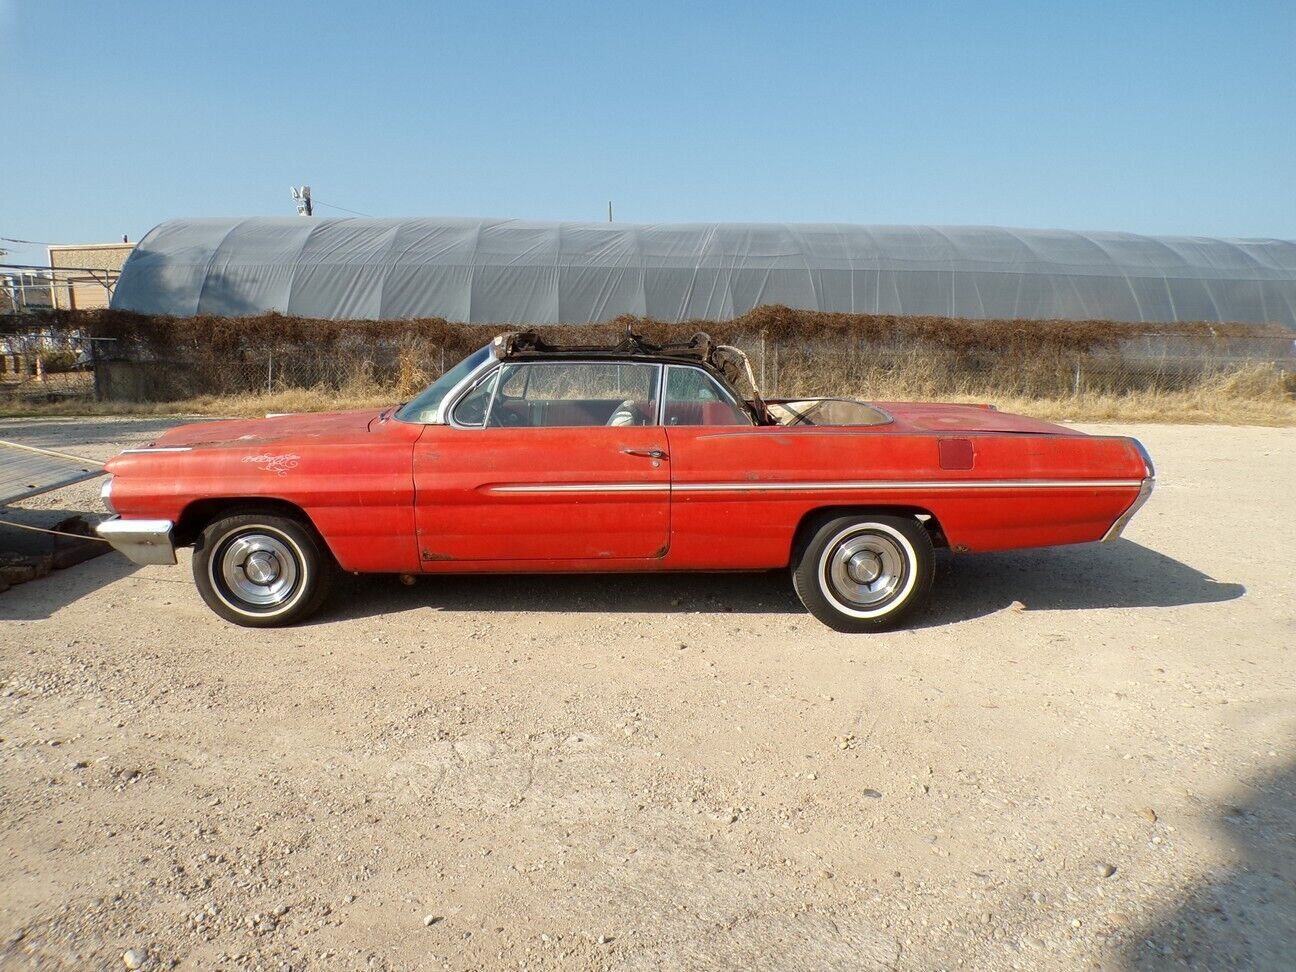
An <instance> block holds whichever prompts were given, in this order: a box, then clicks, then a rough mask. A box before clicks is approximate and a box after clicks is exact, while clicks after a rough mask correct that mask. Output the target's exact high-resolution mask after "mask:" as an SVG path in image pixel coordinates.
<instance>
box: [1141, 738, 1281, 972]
mask: <svg viewBox="0 0 1296 972" xmlns="http://www.w3.org/2000/svg"><path fill="white" fill-rule="evenodd" d="M1236 792H1237V797H1236V800H1237V803H1236V804H1234V805H1232V806H1224V807H1221V808H1220V816H1219V820H1218V822H1217V824H1216V827H1215V830H1216V834H1217V836H1218V837H1222V838H1223V839H1224V841H1226V842H1227V844H1228V846H1229V850H1230V851H1231V853H1230V854H1229V855H1228V856H1229V857H1230V858H1232V861H1233V862H1234V863H1233V865H1232V866H1231V867H1224V868H1220V869H1218V870H1216V871H1214V872H1212V873H1209V874H1207V875H1206V876H1205V877H1204V878H1203V879H1202V880H1201V881H1200V882H1199V883H1198V884H1197V885H1196V886H1195V887H1193V888H1191V889H1189V890H1188V891H1187V892H1186V893H1185V894H1184V896H1183V898H1182V899H1181V900H1180V901H1179V902H1177V903H1175V905H1174V906H1172V907H1170V908H1168V909H1166V910H1163V911H1160V912H1159V913H1158V914H1156V916H1155V917H1154V918H1152V919H1150V920H1149V921H1148V922H1146V923H1144V924H1143V925H1142V926H1141V927H1139V928H1138V929H1137V930H1136V931H1135V932H1134V933H1133V934H1132V935H1130V937H1129V938H1127V939H1126V940H1125V944H1124V948H1123V949H1122V958H1123V959H1124V963H1123V964H1124V967H1126V968H1128V969H1132V970H1143V972H1169V970H1171V969H1273V970H1278V969H1291V968H1293V947H1294V945H1293V943H1296V842H1294V841H1293V840H1292V839H1291V835H1292V834H1293V833H1296V764H1294V763H1292V762H1291V761H1290V760H1288V761H1287V762H1286V764H1285V765H1284V766H1282V767H1281V768H1275V769H1274V770H1273V771H1270V772H1262V773H1260V774H1258V775H1256V776H1254V777H1252V778H1251V779H1248V780H1247V781H1246V782H1245V784H1244V785H1242V786H1241V787H1239V788H1238V789H1237V791H1236ZM1170 829H1171V830H1173V828H1170ZM1170 839H1171V840H1172V841H1173V840H1174V837H1173V835H1171V836H1170ZM1118 873H1119V872H1118Z"/></svg>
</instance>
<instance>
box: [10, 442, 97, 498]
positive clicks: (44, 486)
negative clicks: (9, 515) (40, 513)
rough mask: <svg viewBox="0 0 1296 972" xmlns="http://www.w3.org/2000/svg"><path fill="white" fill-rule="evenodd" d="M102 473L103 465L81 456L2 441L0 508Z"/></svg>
mask: <svg viewBox="0 0 1296 972" xmlns="http://www.w3.org/2000/svg"><path fill="white" fill-rule="evenodd" d="M103 474H104V470H103V465H102V464H101V463H98V462H93V461H91V460H88V459H84V458H82V457H81V456H71V455H68V454H67V453H65V452H56V451H55V450H53V449H41V448H39V447H37V446H29V445H23V444H21V443H19V442H9V441H7V440H5V439H0V506H5V505H7V504H9V503H12V502H14V501H15V500H21V499H27V498H28V497H30V496H39V495H40V494H41V493H48V492H50V491H51V490H55V489H61V488H62V487H64V486H71V485H72V484H73V483H80V482H84V481H85V480H87V479H94V478H95V477H96V476H102V475H103Z"/></svg>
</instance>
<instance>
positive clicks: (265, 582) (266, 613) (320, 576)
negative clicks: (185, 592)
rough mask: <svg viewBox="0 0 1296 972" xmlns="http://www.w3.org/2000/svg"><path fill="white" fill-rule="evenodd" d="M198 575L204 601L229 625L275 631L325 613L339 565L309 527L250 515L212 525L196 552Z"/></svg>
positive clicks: (220, 520)
mask: <svg viewBox="0 0 1296 972" xmlns="http://www.w3.org/2000/svg"><path fill="white" fill-rule="evenodd" d="M193 574H194V583H195V584H197V585H198V593H199V594H201V595H202V599H203V600H204V601H206V602H207V606H208V607H210V608H211V609H212V610H213V611H215V612H216V613H217V614H219V615H220V616H221V617H222V618H224V619H225V620H226V621H232V622H233V623H234V624H238V625H243V626H244V627H248V628H270V627H276V626H279V625H286V624H292V623H293V622H295V621H301V620H302V619H303V618H306V617H307V616H309V615H311V614H313V613H314V612H315V611H316V610H317V609H318V608H319V606H320V605H321V604H322V603H323V602H324V598H325V597H326V596H327V595H328V590H329V587H330V586H331V581H332V576H333V562H332V558H331V557H330V555H329V553H328V551H327V550H326V549H325V547H324V545H323V542H322V541H321V540H320V539H319V537H318V536H317V535H316V533H315V531H314V530H312V529H311V528H310V527H309V526H307V525H306V524H303V523H300V522H298V521H297V520H292V519H289V518H287V517H284V516H278V515H274V514H269V513H254V512H249V513H240V514H238V515H235V516H226V517H222V518H221V519H219V520H216V521H215V522H213V523H211V524H209V525H208V527H207V529H205V530H204V531H203V533H202V537H201V538H200V539H199V541H198V544H197V546H196V547H195V548H194V556H193Z"/></svg>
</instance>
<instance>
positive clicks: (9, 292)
mask: <svg viewBox="0 0 1296 972" xmlns="http://www.w3.org/2000/svg"><path fill="white" fill-rule="evenodd" d="M120 276H121V271H120V270H111V269H104V268H102V267H39V266H29V265H26V264H21V263H0V314H24V313H28V312H31V311H42V310H78V309H81V310H84V309H89V308H95V307H107V306H108V303H109V301H110V300H111V299H112V292H113V289H114V288H115V287H116V286H117V279H118V277H120Z"/></svg>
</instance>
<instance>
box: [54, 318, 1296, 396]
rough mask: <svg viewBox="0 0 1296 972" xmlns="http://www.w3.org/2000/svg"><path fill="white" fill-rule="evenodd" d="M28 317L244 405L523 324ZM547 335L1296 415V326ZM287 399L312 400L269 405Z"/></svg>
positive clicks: (919, 380) (779, 384)
mask: <svg viewBox="0 0 1296 972" xmlns="http://www.w3.org/2000/svg"><path fill="white" fill-rule="evenodd" d="M30 322H31V324H32V325H33V326H34V327H42V328H46V329H49V330H51V331H54V332H55V333H59V332H62V333H65V334H70V333H80V334H89V335H91V336H95V337H111V338H114V339H115V344H114V345H112V348H113V350H112V352H110V353H111V354H112V355H113V356H115V357H120V358H125V359H129V360H133V361H136V362H143V363H145V364H142V365H140V366H139V367H143V368H146V369H148V380H147V381H146V382H137V383H135V385H134V387H135V388H137V389H139V390H138V391H137V392H132V394H135V395H136V397H142V398H147V399H149V400H152V401H167V402H183V403H185V406H184V407H186V408H190V409H193V408H199V409H204V410H205V409H207V408H212V409H217V410H219V409H221V408H225V409H228V410H230V411H237V412H241V413H255V412H256V411H257V410H259V409H262V408H263V406H264V407H265V409H266V410H285V409H286V410H298V409H299V408H306V407H308V406H307V404H306V403H307V402H311V403H316V404H317V405H318V406H319V407H334V406H336V405H337V404H338V403H342V402H345V403H347V404H356V403H364V404H368V403H371V402H380V401H395V400H401V399H407V398H409V397H410V396H412V395H413V394H415V393H416V392H417V391H418V390H419V389H421V388H423V387H425V386H426V385H427V384H429V383H430V382H431V381H433V380H434V379H435V378H436V377H437V376H439V375H440V374H441V373H442V372H443V371H444V370H445V369H446V368H448V367H450V366H451V365H453V364H454V363H455V362H457V361H458V360H460V359H461V358H462V357H464V356H465V355H466V354H468V353H470V352H471V351H473V350H475V349H476V348H478V347H480V346H481V345H483V344H485V343H486V342H487V341H488V340H490V339H491V338H492V337H493V336H494V335H495V334H497V333H499V332H501V331H505V330H517V329H520V328H521V327H522V326H523V325H509V324H501V325H472V324H455V323H451V322H449V321H446V320H444V319H442V318H424V319H418V320H400V321H332V320H312V319H307V318H300V317H293V316H289V315H283V314H273V313H270V314H261V315H257V316H253V317H211V316H198V317H151V316H145V315H140V314H134V313H129V312H123V311H58V312H50V313H46V314H41V315H33V316H32V317H31V318H30ZM534 329H535V330H537V331H539V332H540V333H541V335H542V336H544V337H545V338H546V339H548V340H551V341H555V342H560V343H566V344H584V345H594V346H597V345H609V344H615V343H616V342H617V341H619V340H620V339H621V338H622V337H623V336H624V335H625V333H626V331H627V329H633V330H634V331H635V332H636V333H639V334H642V335H643V336H645V337H646V338H648V339H649V340H653V341H657V342H667V341H680V340H687V339H688V338H689V337H690V336H692V335H693V334H694V333H696V332H697V331H706V332H708V333H709V334H711V336H712V337H713V338H714V339H716V340H717V341H719V342H722V343H730V344H734V345H736V346H738V347H741V348H742V349H743V350H745V351H746V352H747V353H748V354H749V355H750V357H751V360H752V365H753V368H754V369H755V371H756V373H757V377H758V382H759V384H760V386H761V388H762V389H763V390H765V392H766V393H767V394H768V395H769V396H770V397H792V396H796V395H799V394H836V395H850V396H855V397H862V398H873V399H881V400H904V399H947V400H976V401H991V402H995V403H1000V404H1005V403H1006V404H1009V405H1012V406H1013V407H1017V406H1019V405H1020V404H1021V403H1027V404H1028V405H1029V404H1030V403H1034V404H1035V405H1036V406H1037V407H1033V408H1032V407H1027V408H1025V410H1026V411H1033V412H1035V413H1037V414H1052V415H1057V416H1064V415H1067V414H1076V415H1079V414H1092V415H1095V416H1098V417H1113V418H1115V417H1119V416H1122V415H1128V416H1147V415H1154V414H1159V413H1166V414H1171V413H1172V414H1174V415H1176V416H1179V417H1183V418H1185V419H1186V420H1208V418H1209V416H1211V415H1212V414H1214V415H1219V414H1221V411H1220V410H1221V407H1222V405H1221V403H1231V405H1230V407H1231V408H1232V409H1233V412H1234V413H1235V414H1242V413H1243V412H1245V414H1247V415H1252V416H1258V417H1259V420H1263V421H1269V420H1273V421H1284V419H1283V418H1282V416H1284V415H1287V414H1289V413H1290V412H1291V411H1292V410H1293V408H1296V406H1293V402H1292V393H1293V391H1296V388H1294V387H1293V377H1292V373H1293V371H1292V369H1288V370H1284V369H1283V368H1282V367H1281V366H1280V365H1279V364H1278V363H1275V360H1268V359H1281V360H1282V361H1283V362H1288V361H1291V360H1292V334H1291V332H1289V331H1287V330H1286V329H1284V328H1283V327H1281V326H1279V325H1252V324H1215V323H1193V322H1189V323H1173V324H1163V325H1150V324H1127V323H1120V322H1112V321H1061V320H1055V321H1022V320H1011V321H974V320H962V319H951V318H943V317H896V316H890V315H866V314H833V313H820V312H815V311H803V310H795V309H792V308H788V307H779V306H767V307H759V308H756V309H755V310H752V311H750V312H749V313H747V314H744V315H742V316H741V317H738V318H735V319H733V320H728V321H702V320H695V321H685V322H682V323H677V324H668V323H664V322H662V321H656V320H652V319H649V318H640V317H632V316H625V317H620V318H617V319H615V320H612V321H609V322H607V323H605V324H599V325H541V326H538V327H536V328H534ZM1248 359H1250V360H1248ZM282 395H296V396H298V398H297V399H295V400H294V401H295V404H293V405H285V404H284V403H282V402H281V403H280V404H279V405H277V406H275V407H271V406H269V405H268V404H267V403H268V402H270V401H271V399H275V398H276V396H282ZM1245 403H1250V404H1245ZM1244 404H1245V407H1243V405H1244ZM1239 410H1240V411H1239Z"/></svg>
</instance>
